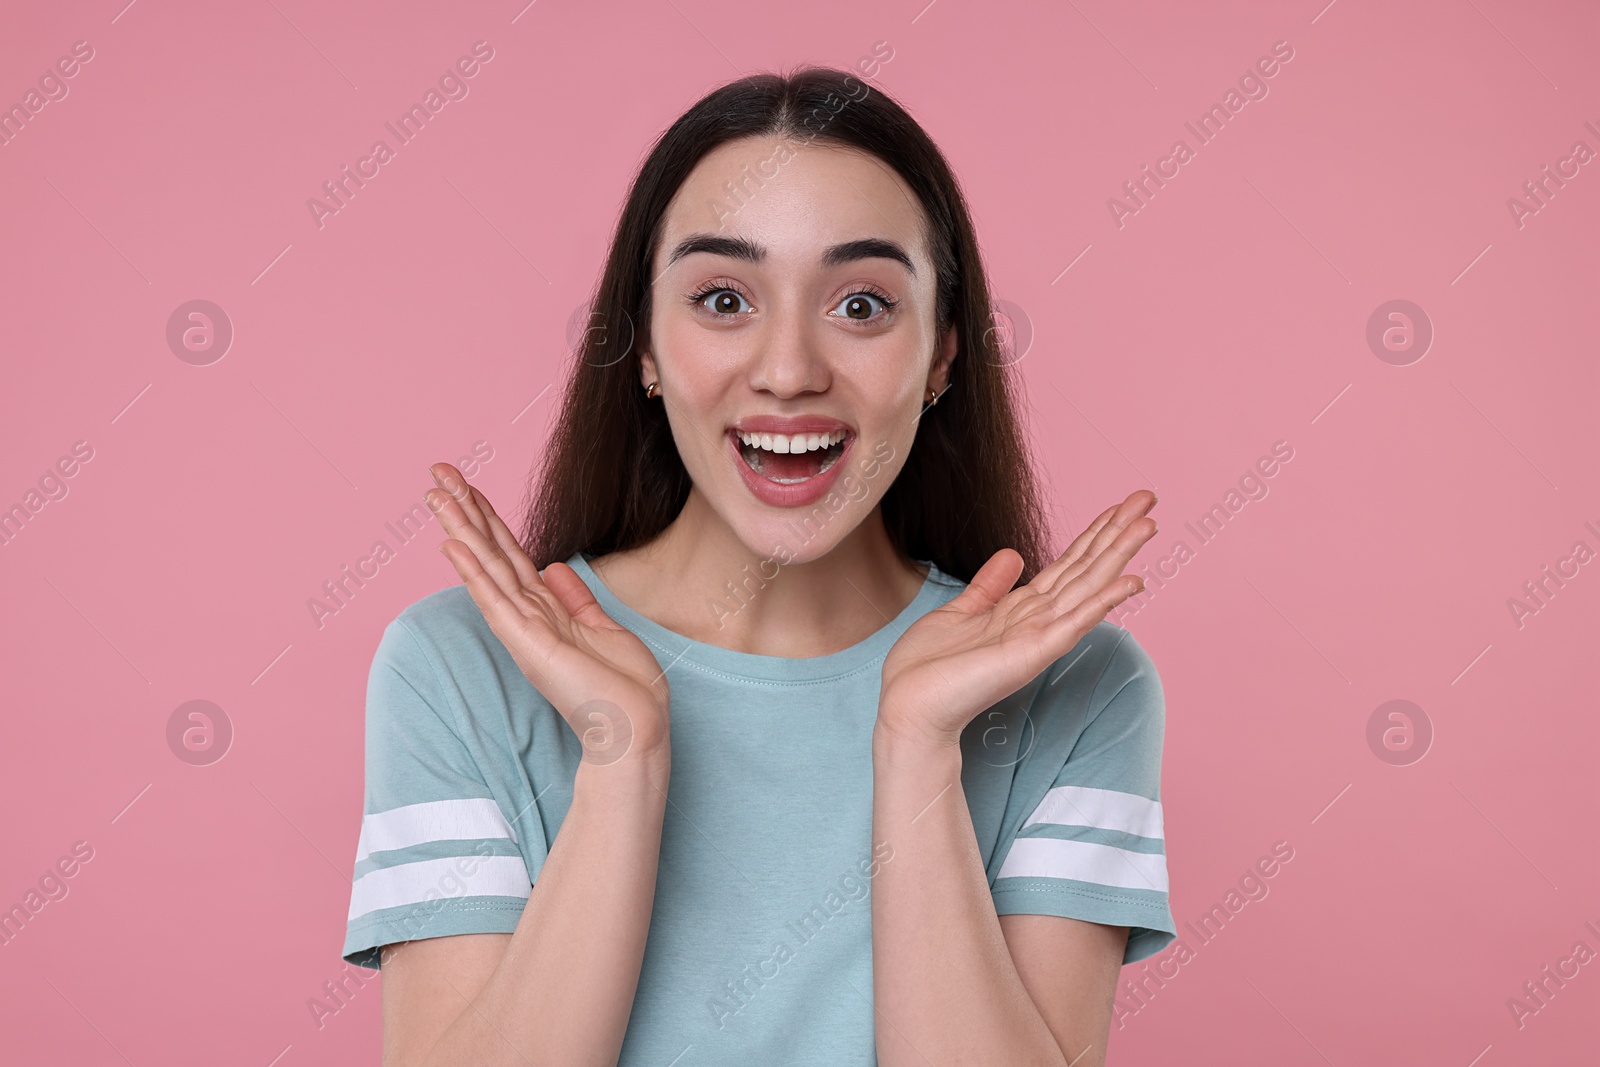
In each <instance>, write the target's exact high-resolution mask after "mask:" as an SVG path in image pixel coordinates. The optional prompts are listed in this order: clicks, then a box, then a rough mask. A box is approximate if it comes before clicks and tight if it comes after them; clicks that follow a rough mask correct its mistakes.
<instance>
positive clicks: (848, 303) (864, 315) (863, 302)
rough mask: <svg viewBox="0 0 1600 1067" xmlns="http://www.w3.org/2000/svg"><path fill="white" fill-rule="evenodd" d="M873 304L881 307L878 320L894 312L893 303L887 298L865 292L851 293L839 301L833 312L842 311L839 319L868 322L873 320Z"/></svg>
mask: <svg viewBox="0 0 1600 1067" xmlns="http://www.w3.org/2000/svg"><path fill="white" fill-rule="evenodd" d="M873 303H877V304H880V305H881V306H882V307H883V314H882V315H879V316H877V317H878V318H880V319H881V318H884V317H885V316H887V315H888V313H889V312H891V311H893V310H894V305H895V301H893V300H890V299H889V298H888V297H884V296H879V295H877V294H876V293H866V292H861V293H851V294H850V295H849V296H847V297H845V298H844V299H843V300H841V301H839V304H838V306H837V307H835V308H834V310H835V311H838V310H839V308H843V309H844V314H843V315H841V316H840V317H841V318H846V319H853V320H855V321H857V322H869V321H871V320H872V318H873V315H872V305H873Z"/></svg>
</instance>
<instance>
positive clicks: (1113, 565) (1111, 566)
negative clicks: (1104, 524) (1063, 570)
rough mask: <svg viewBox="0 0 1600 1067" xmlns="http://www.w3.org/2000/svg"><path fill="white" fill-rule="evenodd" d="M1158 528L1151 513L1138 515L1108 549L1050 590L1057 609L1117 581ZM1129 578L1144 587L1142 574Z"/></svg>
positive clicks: (1069, 606) (1064, 609)
mask: <svg viewBox="0 0 1600 1067" xmlns="http://www.w3.org/2000/svg"><path fill="white" fill-rule="evenodd" d="M1156 529H1157V525H1156V521H1155V520H1154V519H1152V518H1149V517H1148V516H1144V517H1140V518H1137V519H1135V520H1134V521H1133V522H1132V523H1130V524H1129V525H1128V526H1127V527H1126V528H1125V529H1124V530H1123V531H1122V533H1121V534H1119V535H1118V536H1117V537H1116V539H1115V540H1114V541H1112V542H1111V544H1109V545H1108V546H1107V547H1106V549H1105V551H1103V552H1101V553H1100V554H1099V555H1097V556H1095V557H1094V558H1093V559H1089V560H1085V562H1084V565H1083V568H1082V569H1081V570H1080V571H1079V572H1078V573H1077V574H1075V575H1073V576H1072V577H1070V578H1068V579H1066V580H1065V581H1063V582H1062V583H1061V585H1060V588H1058V589H1056V590H1055V592H1054V593H1052V594H1051V596H1052V599H1053V600H1054V610H1055V611H1056V612H1057V613H1058V614H1062V613H1065V612H1068V611H1070V610H1071V609H1072V608H1073V607H1074V606H1075V605H1077V604H1079V603H1082V602H1084V601H1088V600H1092V599H1093V598H1094V596H1095V595H1097V594H1098V593H1099V592H1100V591H1101V590H1102V589H1104V588H1105V587H1107V586H1109V585H1112V584H1116V583H1117V581H1118V576H1119V575H1121V574H1122V570H1123V568H1124V567H1126V566H1127V565H1128V561H1129V560H1131V559H1133V557H1134V555H1135V553H1137V552H1138V551H1139V549H1140V548H1142V547H1144V544H1145V542H1146V541H1149V540H1150V538H1152V537H1154V536H1155V533H1156ZM1128 579H1129V580H1132V581H1135V582H1138V583H1139V588H1141V589H1142V588H1143V587H1144V580H1143V579H1142V578H1139V577H1137V576H1136V575H1129V576H1128ZM1127 595H1128V596H1131V595H1133V594H1132V593H1129V594H1127Z"/></svg>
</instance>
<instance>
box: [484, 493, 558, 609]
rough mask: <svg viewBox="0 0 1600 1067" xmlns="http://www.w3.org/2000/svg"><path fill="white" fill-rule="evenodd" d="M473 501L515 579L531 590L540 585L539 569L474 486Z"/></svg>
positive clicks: (486, 498) (486, 499)
mask: <svg viewBox="0 0 1600 1067" xmlns="http://www.w3.org/2000/svg"><path fill="white" fill-rule="evenodd" d="M472 498H473V501H474V502H475V503H476V504H477V505H478V510H479V511H481V512H483V516H484V518H485V519H487V520H488V522H489V531H490V533H492V534H493V535H494V541H495V544H497V545H499V546H500V551H501V553H502V554H503V555H505V557H506V558H507V559H509V560H510V561H511V566H512V567H514V568H515V569H516V572H517V577H518V578H519V579H520V580H521V581H522V584H523V586H525V587H527V588H528V589H530V590H532V589H535V588H537V587H538V586H540V585H542V584H543V582H542V581H541V579H540V578H539V568H538V567H536V566H534V563H533V560H531V559H529V558H528V553H527V552H526V551H524V550H523V547H522V543H521V542H520V541H518V540H517V538H516V535H515V534H513V533H512V532H511V528H510V527H508V526H507V525H506V524H505V520H503V519H502V518H500V516H499V515H498V514H496V513H495V510H494V507H493V506H492V505H491V504H490V503H489V498H488V497H486V496H484V495H483V491H482V490H481V489H478V488H477V487H476V486H474V487H473V490H472Z"/></svg>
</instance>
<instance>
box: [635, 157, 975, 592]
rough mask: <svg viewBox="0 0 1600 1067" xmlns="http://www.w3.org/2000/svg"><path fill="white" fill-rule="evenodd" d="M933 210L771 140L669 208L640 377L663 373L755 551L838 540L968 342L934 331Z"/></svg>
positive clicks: (732, 519) (849, 162) (662, 389)
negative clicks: (929, 234) (927, 232)
mask: <svg viewBox="0 0 1600 1067" xmlns="http://www.w3.org/2000/svg"><path fill="white" fill-rule="evenodd" d="M729 183H731V184H729ZM734 190H737V191H734ZM924 220H925V216H924V213H923V211H922V208H921V207H920V205H919V204H918V203H917V200H916V197H915V194H913V193H912V191H911V188H910V187H909V186H908V185H906V183H905V182H904V181H903V180H902V179H901V178H900V177H899V176H898V175H897V174H895V173H894V171H893V170H891V169H890V168H889V167H888V166H887V165H886V164H884V163H883V162H882V161H881V160H879V159H877V158H876V157H874V156H871V155H869V154H867V153H864V152H859V151H856V150H854V149H849V148H842V147H837V146H832V145H829V146H826V147H824V146H822V145H815V144H814V145H810V146H797V145H795V144H794V143H793V142H787V143H783V144H782V145H780V142H779V141H777V140H775V139H768V138H745V139H742V140H739V141H733V142H730V143H728V144H725V145H723V146H722V147H721V148H719V149H717V150H716V151H715V152H713V153H711V154H710V155H708V156H707V157H706V158H705V159H703V160H702V161H701V162H700V164H699V165H698V166H697V167H696V168H695V169H694V171H693V172H692V173H691V174H690V175H689V178H688V180H687V181H685V182H684V184H683V186H682V187H681V188H680V189H679V190H678V193H677V195H676V196H675V197H674V198H673V200H672V203H671V204H670V205H669V206H668V209H667V213H666V218H665V220H664V223H663V231H662V237H661V242H660V245H659V246H658V248H657V250H656V255H655V263H654V267H653V271H654V275H655V281H654V283H653V290H652V305H651V306H652V310H651V316H650V324H649V332H648V348H647V350H645V351H643V352H642V353H641V356H642V358H641V361H640V371H641V374H642V378H641V386H643V385H648V384H649V383H650V382H652V381H655V382H658V383H659V385H658V389H659V393H658V395H659V396H660V397H661V399H662V401H663V402H664V403H665V404H666V407H667V417H668V420H669V422H670V423H671V426H672V436H673V440H674V441H675V442H676V444H677V447H678V454H679V455H680V456H681V457H682V458H683V463H684V466H685V467H686V468H687V469H688V471H689V476H690V477H691V478H692V479H693V481H694V491H695V492H697V493H698V494H700V496H701V497H702V498H703V501H704V503H705V504H707V505H709V507H710V508H711V509H712V510H713V511H714V512H715V513H716V514H717V515H718V516H719V517H720V518H721V519H722V520H723V521H724V522H725V523H726V524H727V525H728V526H729V527H730V528H731V529H732V530H733V531H734V534H735V535H736V536H737V537H738V539H739V540H740V541H741V542H742V543H743V544H744V545H745V547H746V548H748V549H749V550H750V551H751V552H752V553H754V554H757V555H759V556H762V557H766V558H771V559H773V560H775V561H776V562H777V563H779V564H786V563H792V562H809V561H811V560H814V559H817V558H819V557H821V556H823V555H826V554H827V553H828V552H829V551H831V550H832V549H833V548H834V547H835V546H837V545H838V544H839V543H840V542H841V541H842V540H843V539H844V538H845V537H846V536H847V535H848V534H849V533H850V532H851V531H852V530H854V529H855V528H856V527H857V526H859V525H860V523H861V520H862V519H864V518H866V517H867V516H868V515H869V514H871V513H872V511H873V509H874V508H875V507H877V504H878V501H879V500H880V499H881V498H882V496H883V494H884V492H885V491H886V490H887V489H888V488H889V485H890V483H891V482H893V481H894V479H895V477H896V476H897V475H898V474H899V472H900V469H901V467H902V466H904V464H905V461H906V456H907V454H908V453H909V451H910V448H911V442H912V439H913V438H914V437H915V435H916V430H917V420H918V418H919V416H920V415H921V413H922V411H923V407H924V404H925V402H926V401H927V398H928V389H929V388H930V387H932V388H934V389H936V390H940V391H942V390H943V389H944V386H945V382H946V373H947V371H948V368H949V363H950V360H951V359H952V358H953V357H954V355H955V348H956V334H955V331H954V330H953V329H951V330H948V331H946V335H945V336H944V337H942V338H940V337H938V336H936V334H935V325H934V311H935V308H934V291H935V279H934V265H933V262H932V260H931V259H930V257H929V253H928V250H927V247H926V244H925V237H924V227H925V225H926V223H925V221H924ZM902 257H904V258H903V259H902ZM927 417H930V418H931V417H934V416H933V415H929V416H927Z"/></svg>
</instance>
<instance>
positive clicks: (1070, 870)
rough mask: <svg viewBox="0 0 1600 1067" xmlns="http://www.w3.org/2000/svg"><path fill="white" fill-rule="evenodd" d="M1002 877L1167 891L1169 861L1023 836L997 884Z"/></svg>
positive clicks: (1013, 846) (1085, 843)
mask: <svg viewBox="0 0 1600 1067" xmlns="http://www.w3.org/2000/svg"><path fill="white" fill-rule="evenodd" d="M1002 878H1074V879H1076V880H1078V881H1080V882H1094V883H1096V884H1098V885H1109V886H1117V887H1119V888H1122V889H1150V890H1155V891H1157V892H1161V893H1165V892H1166V891H1167V858H1166V857H1165V856H1163V855H1161V854H1160V853H1158V852H1130V851H1129V850H1128V849H1125V848H1117V847H1116V846H1114V845H1098V844H1095V843H1094V842H1092V841H1063V840H1061V839H1059V838H1054V837H1019V838H1017V839H1016V840H1015V841H1013V842H1012V843H1011V851H1010V852H1008V853H1007V854H1006V861H1005V862H1004V863H1002V864H1001V865H1000V873H999V874H998V875H996V876H995V881H999V880H1000V879H1002Z"/></svg>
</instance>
